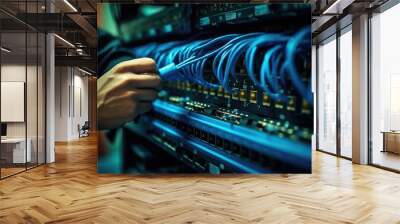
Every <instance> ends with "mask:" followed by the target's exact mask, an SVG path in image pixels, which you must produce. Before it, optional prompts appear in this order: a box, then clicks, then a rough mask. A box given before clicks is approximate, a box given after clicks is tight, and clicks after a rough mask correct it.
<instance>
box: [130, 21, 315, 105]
mask: <svg viewBox="0 0 400 224" xmlns="http://www.w3.org/2000/svg"><path fill="white" fill-rule="evenodd" d="M309 29H310V28H306V29H303V30H301V31H300V32H298V33H296V34H295V35H293V36H292V37H290V36H287V35H282V34H266V33H250V34H244V35H240V34H228V35H224V36H220V37H217V38H214V39H206V40H198V41H192V42H175V43H165V44H158V45H157V44H156V45H154V44H153V45H149V46H150V48H147V49H146V48H145V46H144V48H142V47H141V48H137V49H135V51H136V52H137V55H140V56H150V57H153V58H154V59H155V60H156V61H157V67H159V68H160V69H159V74H160V76H161V78H162V79H165V80H187V81H191V82H194V83H197V84H201V85H203V86H207V87H219V86H222V87H223V88H224V89H225V90H226V91H230V88H229V83H228V80H230V76H232V78H233V79H236V71H235V69H236V65H237V61H238V60H239V58H240V57H242V56H243V57H244V64H245V68H246V70H247V73H248V76H249V78H250V80H251V81H252V82H253V84H254V85H255V86H256V87H257V88H259V89H261V90H262V91H264V92H266V94H268V95H270V96H271V98H273V99H278V100H286V99H287V96H285V95H284V94H283V88H284V87H285V86H286V80H290V81H291V82H292V83H293V85H294V87H295V89H296V90H297V91H298V92H299V94H300V95H302V96H303V97H305V98H306V99H307V101H309V100H310V97H309V95H311V94H310V92H309V89H308V88H306V87H305V86H304V84H303V81H302V80H301V78H300V76H299V74H298V71H297V68H296V64H295V61H294V60H295V58H297V57H299V54H300V52H301V51H302V50H304V49H307V48H306V47H307V46H305V45H304V35H305V34H306V33H307V31H308V32H309ZM146 46H147V45H146ZM276 46H279V47H276ZM260 51H263V52H264V56H263V61H262V63H261V68H260V70H259V71H255V56H256V55H257V54H258V53H259V52H260ZM300 56H301V55H300ZM210 60H211V62H212V71H213V74H214V75H215V77H216V79H217V81H218V82H219V84H215V83H209V82H208V81H206V80H205V79H204V75H203V72H204V66H205V65H206V62H208V61H210ZM257 73H258V74H259V78H258V79H257V78H256V74H257ZM287 76H288V77H289V79H287V78H286V77H287ZM259 80H260V81H259Z"/></svg>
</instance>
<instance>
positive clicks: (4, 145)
mask: <svg viewBox="0 0 400 224" xmlns="http://www.w3.org/2000/svg"><path fill="white" fill-rule="evenodd" d="M26 142H27V143H28V144H27V146H28V147H26V151H25V138H5V139H1V157H2V159H5V160H6V163H25V162H30V161H31V158H32V154H31V145H32V141H31V139H30V138H28V139H27V140H26ZM25 159H27V160H26V161H25Z"/></svg>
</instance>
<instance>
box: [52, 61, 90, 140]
mask: <svg viewBox="0 0 400 224" xmlns="http://www.w3.org/2000/svg"><path fill="white" fill-rule="evenodd" d="M88 105H89V102H88V78H87V77H85V76H84V73H82V72H80V71H79V70H78V69H76V68H72V67H56V93H55V112H56V113H55V120H56V122H55V123H56V133H55V140H56V141H69V140H73V139H77V138H78V137H79V133H78V125H81V126H82V125H83V124H84V123H85V121H88V118H89V116H88V112H89V111H88ZM80 106H81V108H80Z"/></svg>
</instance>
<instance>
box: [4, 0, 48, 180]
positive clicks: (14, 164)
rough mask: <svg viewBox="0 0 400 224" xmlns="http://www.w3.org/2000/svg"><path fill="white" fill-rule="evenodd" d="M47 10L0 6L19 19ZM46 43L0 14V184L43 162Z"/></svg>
mask: <svg viewBox="0 0 400 224" xmlns="http://www.w3.org/2000/svg"><path fill="white" fill-rule="evenodd" d="M27 3H28V5H27ZM43 5H44V1H29V2H27V1H9V2H1V3H0V6H9V7H14V8H18V9H19V10H20V12H21V13H20V14H19V16H23V15H24V14H23V12H28V13H41V12H43ZM39 6H40V7H39ZM10 24H12V25H10ZM45 44H46V39H45V34H44V33H41V32H40V31H39V30H36V29H35V28H33V27H31V26H29V25H27V24H25V23H24V22H21V21H18V20H17V19H15V18H13V17H12V16H10V15H8V14H4V13H2V12H0V47H1V50H0V51H1V52H0V53H1V54H0V55H1V57H0V82H1V85H0V90H1V91H0V92H1V97H0V103H1V104H0V112H1V115H0V121H1V130H0V132H1V144H0V178H1V179H2V178H5V177H8V176H10V175H13V174H16V173H19V172H22V171H25V170H27V169H29V168H33V167H36V166H37V165H39V164H43V163H45V158H46V157H45V93H46V90H45V80H46V79H45V59H46V52H45Z"/></svg>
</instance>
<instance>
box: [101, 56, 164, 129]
mask: <svg viewBox="0 0 400 224" xmlns="http://www.w3.org/2000/svg"><path fill="white" fill-rule="evenodd" d="M160 84H161V80H160V77H159V76H158V75H157V74H156V64H155V62H154V60H153V59H150V58H140V59H134V60H129V61H124V62H121V63H119V64H117V65H116V66H114V67H113V68H112V69H111V70H110V71H108V72H107V73H106V74H104V75H103V76H101V77H100V78H99V79H98V80H97V112H98V125H99V129H112V128H117V127H119V126H121V125H123V124H124V123H126V122H128V121H132V120H133V119H135V118H136V117H137V116H138V115H140V114H142V113H145V112H147V111H149V110H150V109H151V103H152V101H153V100H155V99H156V98H157V94H158V88H159V86H160Z"/></svg>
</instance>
